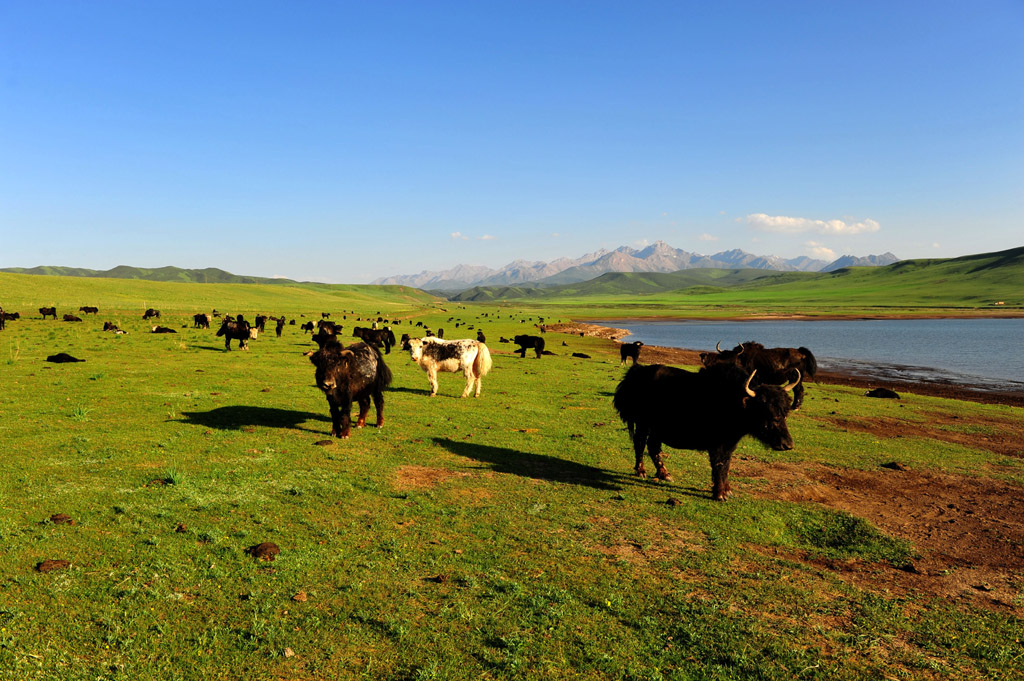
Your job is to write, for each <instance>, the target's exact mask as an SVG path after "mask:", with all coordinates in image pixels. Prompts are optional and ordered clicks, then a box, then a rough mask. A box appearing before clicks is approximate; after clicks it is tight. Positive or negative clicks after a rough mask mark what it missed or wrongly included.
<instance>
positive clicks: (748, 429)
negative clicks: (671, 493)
mask: <svg viewBox="0 0 1024 681" xmlns="http://www.w3.org/2000/svg"><path fill="white" fill-rule="evenodd" d="M78 311H79V312H81V313H82V314H92V315H97V314H98V312H99V309H98V308H96V307H93V306H82V307H80V308H79V310H78ZM39 313H40V315H42V317H43V319H46V318H47V317H52V318H53V319H54V320H56V319H57V310H56V308H55V307H41V308H39ZM215 317H221V315H220V313H218V312H217V311H216V310H214V312H213V314H208V313H198V314H196V315H194V317H193V327H194V328H200V329H209V328H210V325H211V322H212V321H213V318H215ZM321 317H322V318H321V319H320V320H319V321H317V322H316V324H314V323H313V322H306V323H305V324H302V326H301V329H302V330H303V331H304V332H306V331H308V332H309V333H310V334H312V340H313V341H315V342H316V344H317V345H318V348H319V349H318V350H316V351H310V352H307V353H305V354H306V355H307V356H308V357H309V359H310V361H311V362H312V364H313V365H314V367H315V369H316V372H315V378H316V387H317V388H318V389H319V390H321V391H323V393H324V395H325V397H326V398H327V403H328V408H329V410H330V414H331V424H332V425H331V435H332V436H334V437H339V438H347V437H349V435H350V432H351V427H352V416H351V411H352V405H353V403H358V405H359V415H358V417H357V419H356V424H355V425H356V427H357V428H361V427H363V426H364V425H365V424H366V417H367V414H368V412H369V410H370V403H371V402H372V403H373V405H374V409H375V410H376V414H377V420H376V425H377V427H378V428H379V427H382V426H383V425H384V390H385V389H386V388H387V387H388V386H389V385H390V384H391V381H392V375H391V371H390V370H389V369H388V367H387V365H386V364H385V362H384V355H387V354H390V352H391V349H392V348H393V347H401V349H403V350H405V351H407V352H409V357H410V359H411V360H412V361H413V362H414V363H416V364H417V365H419V366H420V367H421V368H422V369H423V370H424V371H425V372H426V373H427V380H428V382H429V384H430V396H431V397H434V396H435V395H437V391H438V382H437V374H438V372H462V373H463V375H464V376H465V379H466V386H465V389H464V390H463V392H462V397H467V396H469V394H470V393H471V392H473V394H474V395H475V396H476V397H479V396H480V392H481V389H482V379H483V377H484V376H486V375H487V373H488V372H489V371H490V369H491V367H492V360H491V354H490V351H489V349H488V347H487V345H486V343H485V341H486V338H485V336H484V334H483V331H482V330H477V338H476V339H469V338H465V339H453V340H445V339H444V331H443V329H438V330H437V332H436V333H435V332H432V331H430V330H429V329H426V328H425V327H424V331H425V335H424V337H422V338H413V337H410V335H409V334H403V336H402V338H401V341H400V343H401V344H400V345H399V342H396V340H395V335H394V333H393V332H392V330H391V328H390V326H387V322H386V320H384V319H383V318H381V317H378V318H377V320H376V321H373V322H372V326H371V327H369V328H367V327H361V326H356V327H354V328H353V329H352V336H353V337H354V338H358V339H359V341H358V342H356V343H353V344H351V345H347V346H346V345H344V344H343V343H342V342H341V340H339V334H340V333H341V330H342V325H341V324H338V323H336V322H332V321H330V320H329V317H330V315H329V314H328V313H323V314H322V316H321ZM19 318H20V315H19V314H18V313H17V312H14V313H8V312H4V311H3V309H0V330H2V329H4V328H5V323H6V322H7V321H10V320H17V319H19ZM345 318H346V319H347V315H346V316H345ZM63 319H64V320H65V321H68V322H81V321H82V319H81V318H79V317H77V316H75V315H73V314H65V315H64V316H63ZM143 319H146V320H148V319H160V311H159V310H155V309H153V308H149V309H147V310H146V311H145V313H144V315H143ZM268 319H269V320H274V321H275V322H276V328H275V331H276V334H277V336H278V337H280V336H281V334H282V331H283V329H284V327H285V325H286V323H287V322H286V320H285V318H284V317H266V316H264V315H257V316H256V318H255V319H254V321H253V322H252V323H250V322H249V321H247V320H246V319H244V317H243V316H242V315H237V316H231V315H224V316H223V318H222V319H221V324H220V327H219V329H218V330H217V333H216V335H217V336H218V337H223V338H224V348H225V350H230V349H231V341H232V340H237V341H238V347H239V348H241V349H243V350H247V349H248V342H249V341H250V340H253V339H255V338H257V337H258V334H259V333H260V332H263V331H264V329H265V325H266V322H267V321H268ZM290 323H291V324H295V321H294V320H292V321H291V322H290ZM382 323H383V324H384V326H383V327H382V328H379V327H378V324H382ZM395 323H399V322H395ZM460 325H462V324H461V322H456V323H455V328H459V327H460ZM416 326H418V327H422V326H423V324H422V322H419V323H417V324H416ZM466 328H467V329H473V326H466ZM539 328H540V331H541V333H544V332H545V331H546V328H545V327H544V325H543V324H542V325H540V326H539ZM103 330H104V331H112V332H114V333H117V334H122V333H125V332H124V331H122V330H121V329H119V328H118V327H117V326H116V325H115V324H114V323H112V322H109V321H108V322H105V323H104V326H103ZM314 330H315V331H316V333H314ZM152 332H153V333H175V331H174V330H173V329H170V328H168V327H162V326H155V327H153V329H152ZM501 342H510V341H509V339H506V338H504V337H503V338H501ZM511 342H512V343H515V344H516V345H517V346H518V349H517V350H516V351H515V352H516V353H518V354H519V356H520V357H521V358H525V357H526V353H527V351H529V350H532V351H533V352H534V353H535V356H536V358H537V359H540V358H541V357H542V355H543V354H552V353H550V352H546V351H545V350H544V347H545V342H544V338H543V336H531V335H517V336H515V337H514V338H513V339H512V340H511ZM563 345H564V343H563ZM720 346H721V344H719V345H717V346H716V348H715V352H703V353H700V361H701V365H702V366H701V368H700V369H699V370H698V371H696V372H692V371H686V370H683V369H678V368H676V367H672V366H665V365H661V364H647V365H645V364H640V362H639V359H640V351H641V348H642V347H643V343H642V342H640V341H636V342H632V343H622V344H621V345H620V346H619V351H620V359H621V362H620V366H625V365H626V363H627V360H629V359H631V360H632V366H630V367H629V368H628V369H627V371H626V373H625V375H624V377H623V378H622V380H621V381H620V382H619V384H618V386H617V387H616V389H615V391H614V396H613V398H612V405H613V406H614V408H615V410H616V412H618V415H619V417H620V418H621V419H622V421H623V422H624V423H625V425H626V430H627V432H628V433H629V438H630V440H631V442H632V444H633V452H634V454H635V466H634V473H635V474H636V475H638V476H641V477H644V476H646V469H645V467H644V453H645V451H646V453H647V455H648V456H649V457H650V459H651V461H652V463H653V464H654V467H655V475H656V477H657V478H658V479H661V480H671V476H670V475H669V472H668V470H667V468H666V467H665V463H664V460H663V458H662V446H664V445H667V446H669V447H673V448H678V449H692V450H698V451H705V452H707V453H708V457H709V460H710V464H711V478H712V497H713V498H714V499H715V500H718V501H724V500H726V499H727V498H728V497H729V496H730V493H731V488H730V486H729V465H730V461H731V457H732V453H733V452H734V451H735V449H736V447H737V445H738V444H739V442H740V440H742V439H743V438H744V437H746V436H751V437H753V438H755V439H757V440H759V441H760V442H761V443H763V444H764V445H765V446H767V447H770V448H772V449H775V450H788V449H792V448H793V438H792V437H791V436H790V434H789V429H788V427H787V425H786V418H787V416H788V415H789V413H790V412H791V411H793V410H795V409H799V408H800V405H801V404H802V402H803V397H804V386H803V382H804V380H805V379H807V378H813V377H814V375H815V373H816V372H817V361H816V360H815V358H814V355H813V353H812V352H811V351H810V350H809V349H807V348H805V347H800V348H766V347H764V346H763V345H761V344H760V343H756V342H753V341H750V342H747V343H741V344H740V345H737V346H736V347H734V348H732V349H729V350H723V349H722V348H721V347H720ZM381 348H383V350H384V351H383V353H382V352H381ZM577 356H580V355H577ZM54 357H56V356H54ZM58 359H59V358H58ZM50 361H56V360H54V359H53V358H52V357H51V358H50ZM74 361H79V360H74ZM790 393H792V396H791V395H790Z"/></svg>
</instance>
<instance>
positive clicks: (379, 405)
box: [373, 390, 384, 428]
mask: <svg viewBox="0 0 1024 681" xmlns="http://www.w3.org/2000/svg"><path fill="white" fill-rule="evenodd" d="M373 408H374V410H376V412H377V427H378V428H383V427H384V393H383V392H381V391H380V390H377V391H376V392H374V393H373Z"/></svg>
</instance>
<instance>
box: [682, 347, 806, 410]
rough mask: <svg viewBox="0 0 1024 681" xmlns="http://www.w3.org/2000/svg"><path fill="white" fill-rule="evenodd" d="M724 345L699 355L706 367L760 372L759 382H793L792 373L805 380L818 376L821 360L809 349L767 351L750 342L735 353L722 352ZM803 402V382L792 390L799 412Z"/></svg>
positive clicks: (737, 348)
mask: <svg viewBox="0 0 1024 681" xmlns="http://www.w3.org/2000/svg"><path fill="white" fill-rule="evenodd" d="M720 345H721V343H719V344H718V345H716V346H715V350H717V351H718V352H702V353H700V362H701V364H703V365H704V366H706V367H710V366H713V365H715V364H721V363H725V364H735V365H736V366H738V367H740V368H741V369H744V370H746V372H747V373H750V372H751V371H754V370H755V369H756V370H757V380H758V381H759V382H763V383H785V382H786V381H789V380H792V378H793V370H794V369H795V370H797V371H799V372H800V376H801V377H802V378H814V375H815V374H816V373H818V361H817V360H816V359H815V358H814V355H813V354H812V353H811V351H810V350H808V349H807V348H766V347H765V346H763V345H761V344H760V343H755V342H754V341H748V342H746V343H741V344H739V345H737V346H736V347H735V348H733V349H732V350H722V349H721V348H720ZM803 402H804V383H803V380H801V381H800V382H799V383H798V384H797V385H796V387H795V388H794V389H793V409H799V408H800V405H801V404H803Z"/></svg>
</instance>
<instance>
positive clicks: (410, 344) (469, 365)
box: [402, 338, 491, 397]
mask: <svg viewBox="0 0 1024 681" xmlns="http://www.w3.org/2000/svg"><path fill="white" fill-rule="evenodd" d="M402 349H403V350H408V351H409V356H410V357H411V358H412V360H413V361H414V362H416V363H417V364H419V365H420V367H421V368H422V369H423V370H424V371H426V372H427V380H428V381H429V382H430V396H431V397H434V396H435V395H437V372H438V371H450V372H455V371H461V372H462V373H463V374H464V375H465V376H466V389H465V390H463V391H462V397H466V396H468V395H469V392H470V391H471V390H472V389H473V384H474V383H476V393H475V395H474V396H475V397H480V388H481V387H482V382H483V381H482V379H483V377H484V376H486V375H487V372H489V371H490V370H491V352H490V350H488V349H487V346H486V345H484V344H483V343H481V342H480V341H475V340H473V339H471V338H465V339H462V340H441V339H440V338H410V339H409V340H407V341H406V342H405V345H403V346H402Z"/></svg>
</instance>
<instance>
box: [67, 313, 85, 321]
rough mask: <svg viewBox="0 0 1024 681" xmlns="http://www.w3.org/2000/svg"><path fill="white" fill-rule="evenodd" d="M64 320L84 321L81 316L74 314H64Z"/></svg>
mask: <svg viewBox="0 0 1024 681" xmlns="http://www.w3.org/2000/svg"><path fill="white" fill-rule="evenodd" d="M64 321H66V322H80V321H82V318H81V317H76V316H75V315H73V314H66V315H64Z"/></svg>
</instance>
